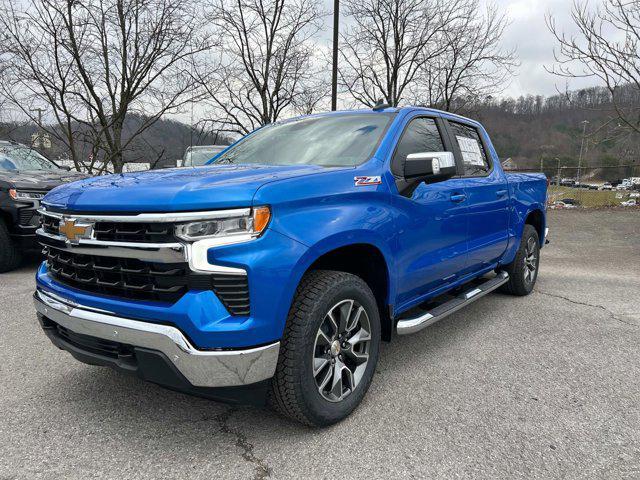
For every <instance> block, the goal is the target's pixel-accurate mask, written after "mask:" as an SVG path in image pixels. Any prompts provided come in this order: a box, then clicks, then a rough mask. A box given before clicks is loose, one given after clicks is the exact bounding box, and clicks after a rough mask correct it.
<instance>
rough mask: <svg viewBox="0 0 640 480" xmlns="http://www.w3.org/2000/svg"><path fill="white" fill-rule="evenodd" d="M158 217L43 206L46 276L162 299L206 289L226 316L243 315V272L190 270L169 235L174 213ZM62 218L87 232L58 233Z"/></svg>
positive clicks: (246, 298)
mask: <svg viewBox="0 0 640 480" xmlns="http://www.w3.org/2000/svg"><path fill="white" fill-rule="evenodd" d="M189 213H190V212H187V213H186V214H185V215H187V217H188V216H189ZM160 215H161V214H141V216H143V217H145V218H144V219H143V218H141V219H140V220H141V221H139V222H136V221H133V220H134V219H133V217H131V218H129V217H128V216H126V215H125V216H122V215H120V216H119V215H91V214H73V213H70V214H62V213H55V212H50V213H49V212H47V211H46V210H43V216H42V230H39V240H40V243H41V244H42V245H43V246H44V250H43V253H44V254H45V256H46V259H47V265H48V269H49V274H50V276H51V277H52V278H53V279H55V280H56V281H57V282H59V283H62V284H65V285H68V286H70V287H73V288H76V289H79V290H82V291H87V292H91V293H97V294H100V295H106V296H112V297H117V298H127V299H133V300H144V301H158V302H165V303H175V302H177V301H178V300H179V299H180V298H181V297H182V296H183V295H184V294H185V293H187V292H189V291H207V290H208V291H213V292H214V293H215V295H216V296H217V297H218V299H219V300H220V302H221V303H222V304H223V305H224V306H225V308H226V309H227V310H228V311H229V313H230V314H231V315H249V314H250V295H249V283H248V278H247V275H246V273H235V272H233V273H232V272H222V273H219V272H211V273H195V272H194V271H193V270H191V268H190V267H189V264H188V263H187V260H186V259H187V255H186V251H185V250H186V246H185V245H183V243H182V242H180V241H178V239H177V238H176V237H175V236H174V227H175V223H173V222H177V221H179V218H180V217H178V216H179V215H180V214H174V216H173V217H171V215H170V214H167V215H168V216H167V217H166V220H167V221H164V218H165V217H164V215H162V217H160ZM154 216H155V218H149V217H154ZM67 217H68V218H69V219H70V220H71V221H73V220H74V219H75V220H76V221H77V222H79V223H81V224H83V225H84V224H89V225H90V226H91V227H90V228H91V230H90V235H87V237H85V238H82V237H80V239H78V238H77V237H76V238H72V237H68V236H67V235H69V232H67V231H64V232H60V225H61V218H64V220H65V227H66V226H67V223H68V220H67ZM72 228H73V227H72ZM72 232H73V231H72ZM231 270H233V269H231ZM236 270H237V269H236ZM240 271H242V270H240Z"/></svg>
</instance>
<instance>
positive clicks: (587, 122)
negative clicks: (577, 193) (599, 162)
mask: <svg viewBox="0 0 640 480" xmlns="http://www.w3.org/2000/svg"><path fill="white" fill-rule="evenodd" d="M581 123H582V142H580V157H579V158H578V175H577V176H576V183H577V184H580V170H581V169H582V151H583V149H584V140H585V136H586V135H587V125H589V120H583V121H582V122H581Z"/></svg>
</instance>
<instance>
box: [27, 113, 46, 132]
mask: <svg viewBox="0 0 640 480" xmlns="http://www.w3.org/2000/svg"><path fill="white" fill-rule="evenodd" d="M29 111H30V112H38V128H42V112H44V109H43V108H32V109H30V110H29Z"/></svg>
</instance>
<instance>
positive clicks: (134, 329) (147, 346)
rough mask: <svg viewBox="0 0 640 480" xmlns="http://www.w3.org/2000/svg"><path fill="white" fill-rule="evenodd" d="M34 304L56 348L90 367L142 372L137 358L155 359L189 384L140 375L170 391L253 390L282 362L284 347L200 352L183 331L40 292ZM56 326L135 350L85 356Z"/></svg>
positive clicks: (85, 352)
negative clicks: (96, 365)
mask: <svg viewBox="0 0 640 480" xmlns="http://www.w3.org/2000/svg"><path fill="white" fill-rule="evenodd" d="M34 303H35V307H36V310H37V312H38V317H39V318H40V321H41V323H42V324H43V327H45V332H46V333H47V335H48V336H49V337H50V338H51V340H52V341H53V343H54V344H56V345H57V346H58V347H60V348H63V349H65V350H68V351H69V352H70V353H72V354H73V355H74V356H75V357H76V358H79V359H81V360H83V361H86V362H87V363H95V364H101V365H110V366H113V367H115V368H118V369H120V370H127V369H129V370H136V369H138V367H139V365H137V364H136V359H137V358H138V357H140V358H143V359H144V358H145V356H147V357H148V355H150V354H152V355H153V354H155V355H157V356H160V358H162V361H163V362H164V363H166V364H167V366H168V367H169V369H175V371H176V372H177V373H178V374H179V375H178V376H177V378H182V379H184V380H185V381H186V382H188V383H187V384H185V385H184V386H181V385H177V386H176V385H175V383H176V382H175V380H174V379H171V380H167V381H163V380H162V375H160V376H158V375H154V374H152V372H150V373H145V371H144V368H142V369H141V370H140V371H138V372H137V373H138V374H139V376H141V377H143V378H146V379H148V380H151V381H154V382H155V383H160V384H163V385H165V386H168V387H170V388H171V387H173V388H177V389H179V390H191V388H190V387H194V388H195V389H196V390H197V389H199V388H214V387H238V386H247V385H253V384H257V383H259V382H263V381H265V380H268V379H270V378H271V377H272V376H273V374H274V372H275V368H276V364H277V361H278V353H279V350H280V342H275V343H271V344H269V345H265V346H260V347H256V348H248V349H242V350H215V351H212V350H199V349H196V348H194V347H193V346H192V344H191V343H190V342H189V340H188V339H187V338H186V337H185V336H184V335H183V334H182V332H181V331H180V330H178V329H177V328H175V327H172V326H169V325H161V324H157V323H149V322H143V321H139V320H132V319H128V318H123V317H118V316H116V315H114V314H113V313H112V312H108V311H105V310H100V309H97V308H92V307H88V306H84V305H80V304H78V303H76V302H73V301H70V300H68V299H64V298H62V297H59V296H57V295H54V294H51V293H49V292H45V291H43V290H41V289H38V290H36V292H35V294H34ZM52 324H57V325H59V326H61V327H63V328H64V329H66V330H69V331H71V332H73V333H74V334H76V335H79V336H80V337H82V338H85V337H86V338H91V339H93V340H95V341H100V340H102V341H103V342H102V344H105V345H113V344H115V345H123V346H127V347H131V349H130V352H128V353H127V355H125V356H123V357H122V358H119V356H118V355H116V356H115V357H113V356H112V357H108V356H104V355H100V354H99V353H95V351H94V352H92V351H89V350H87V351H83V348H82V346H80V347H78V345H73V344H72V343H70V342H68V341H66V340H65V339H64V338H61V337H60V336H59V335H56V333H55V331H57V330H55V329H53V328H50V327H51V325H52ZM47 327H49V328H47ZM155 370H157V368H156V369H155ZM174 373H175V372H174ZM167 378H169V377H167ZM178 383H179V382H178ZM192 393H198V392H197V391H194V392H192Z"/></svg>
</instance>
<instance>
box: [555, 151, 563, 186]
mask: <svg viewBox="0 0 640 480" xmlns="http://www.w3.org/2000/svg"><path fill="white" fill-rule="evenodd" d="M556 160H557V161H558V175H556V187H559V186H560V174H561V173H562V172H561V170H560V157H556Z"/></svg>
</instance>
